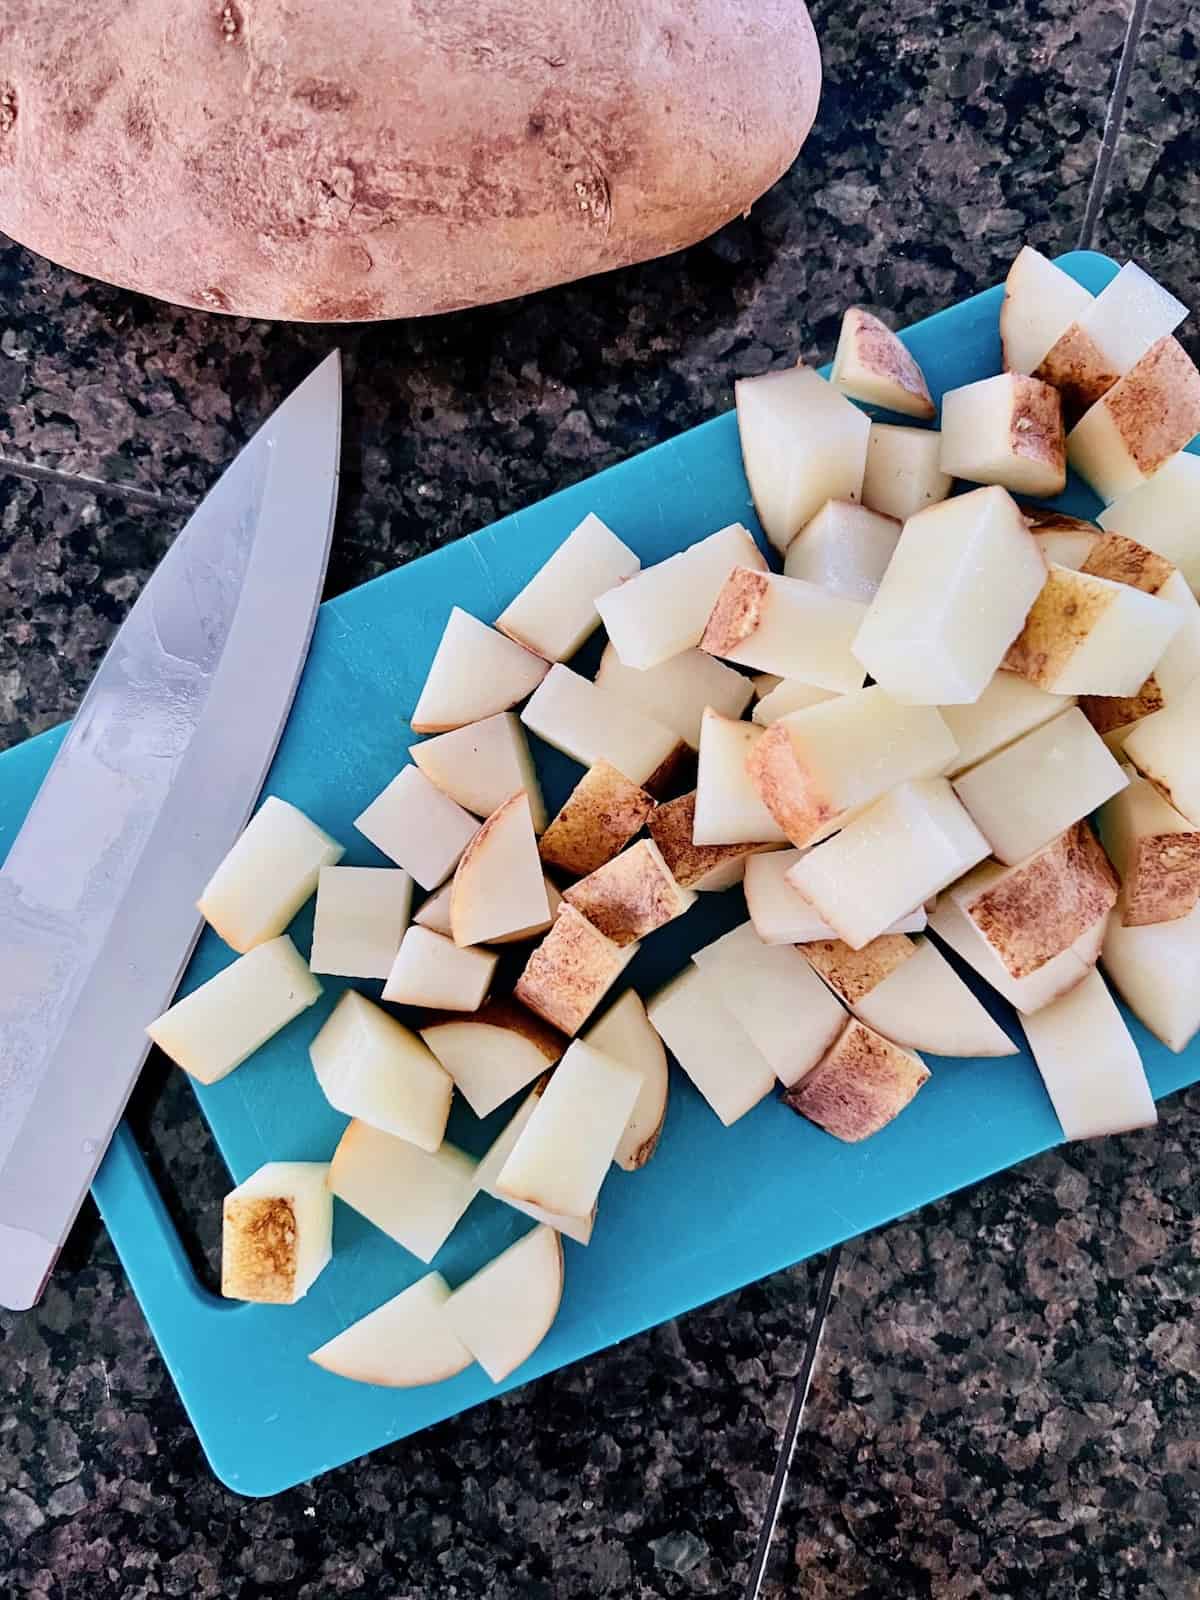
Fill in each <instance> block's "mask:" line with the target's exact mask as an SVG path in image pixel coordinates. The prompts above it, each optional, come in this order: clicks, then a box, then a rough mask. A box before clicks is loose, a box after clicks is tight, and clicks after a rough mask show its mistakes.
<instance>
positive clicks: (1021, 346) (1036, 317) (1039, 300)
mask: <svg viewBox="0 0 1200 1600" xmlns="http://www.w3.org/2000/svg"><path fill="white" fill-rule="evenodd" d="M1092 298H1093V296H1092V294H1091V292H1090V291H1089V290H1087V289H1085V288H1084V287H1083V285H1082V284H1081V283H1076V281H1075V279H1074V278H1072V277H1071V275H1070V273H1069V272H1064V271H1063V269H1062V268H1061V267H1059V266H1056V265H1055V263H1054V262H1053V261H1051V260H1049V259H1048V258H1047V257H1046V256H1044V255H1042V253H1041V251H1040V250H1035V249H1034V248H1033V246H1032V245H1028V244H1027V245H1024V246H1023V247H1022V248H1021V250H1020V251H1019V252H1018V253H1017V258H1016V260H1015V261H1014V262H1013V264H1012V266H1011V267H1010V268H1009V269H1008V277H1007V278H1006V279H1005V283H1004V304H1003V305H1002V306H1001V308H1000V342H1001V345H1002V347H1003V351H1004V367H1005V370H1006V371H1007V372H1033V371H1035V369H1036V368H1037V366H1038V363H1039V362H1040V361H1041V359H1042V357H1043V356H1044V355H1045V354H1046V352H1047V350H1049V349H1050V347H1051V345H1052V344H1053V343H1054V342H1055V340H1056V339H1057V338H1059V336H1060V335H1061V334H1062V333H1063V332H1064V331H1065V330H1066V329H1067V328H1069V327H1070V325H1071V323H1072V322H1074V321H1075V319H1076V318H1077V317H1079V316H1082V315H1083V313H1084V312H1085V311H1086V310H1087V308H1088V306H1089V305H1090V304H1091V302H1092Z"/></svg>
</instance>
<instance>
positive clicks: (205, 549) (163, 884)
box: [0, 352, 341, 1311]
mask: <svg viewBox="0 0 1200 1600" xmlns="http://www.w3.org/2000/svg"><path fill="white" fill-rule="evenodd" d="M340 438H341V367H340V361H339V358H338V355H337V353H336V352H334V354H332V355H330V356H329V357H327V358H326V359H325V360H324V361H323V362H322V363H321V365H320V366H319V367H317V369H316V370H315V371H314V372H313V373H312V374H311V375H310V376H309V377H308V378H307V379H305V381H304V382H303V383H302V384H301V385H300V386H299V388H297V389H296V390H295V391H294V392H293V393H292V394H291V395H290V396H289V397H288V398H287V399H286V400H285V401H284V402H283V404H282V405H281V406H280V407H279V408H278V410H277V411H275V413H274V414H273V415H272V416H271V417H269V418H268V419H267V421H266V422H265V423H264V424H263V426H262V427H261V428H260V429H259V431H258V432H257V433H256V434H255V436H254V437H253V439H251V440H250V442H249V444H247V445H246V447H245V448H244V449H243V450H242V452H241V454H240V455H239V456H238V457H237V458H236V460H235V461H234V462H233V463H232V465H231V466H230V467H229V468H228V469H227V470H226V472H225V473H224V474H223V476H222V477H221V478H220V480H219V481H218V482H217V483H216V485H215V486H214V487H213V489H212V490H211V492H210V493H209V494H208V496H207V497H206V498H205V500H204V501H203V502H202V503H201V505H200V506H199V507H198V508H197V510H196V511H195V512H194V514H193V515H192V517H191V518H190V520H189V521H188V523H187V525H186V526H185V527H184V529H183V531H182V532H181V533H180V534H179V536H178V538H177V539H176V540H175V542H174V544H173V545H172V546H171V549H170V550H169V551H168V553H167V555H166V556H165V557H164V558H163V560H162V562H161V563H160V564H159V566H158V568H157V569H156V571H155V572H154V573H153V575H152V576H151V578H150V581H149V583H148V584H147V585H146V588H145V589H144V590H143V591H142V593H141V595H140V596H139V597H138V600H137V602H136V603H135V605H134V606H133V608H132V610H131V611H130V613H129V615H128V616H127V617H126V619H125V621H124V623H123V624H122V626H121V629H120V631H119V632H118V634H117V636H116V638H115V639H114V640H113V642H112V645H111V646H110V647H109V650H108V653H107V655H106V656H105V657H104V660H103V661H102V662H101V664H100V669H99V671H98V672H97V674H96V676H95V678H94V680H93V682H92V684H91V687H90V688H89V689H88V691H87V694H86V695H85V696H84V698H83V701H82V703H81V705H80V707H79V711H78V714H77V715H76V717H75V721H74V723H73V725H72V728H71V731H70V733H69V734H68V736H67V738H66V739H65V741H64V742H63V745H62V747H61V749H60V750H59V752H58V755H57V756H56V758H55V760H54V764H53V765H52V767H51V768H50V771H49V772H48V773H47V775H46V778H45V781H44V783H43V784H42V787H41V789H40V790H39V792H38V794H37V796H36V797H35V799H34V803H33V806H32V807H31V809H30V812H29V815H28V817H27V818H26V821H25V824H24V826H23V827H22V829H21V831H20V833H19V834H18V835H17V837H16V839H15V840H14V841H13V844H12V848H11V850H10V851H9V854H8V858H7V860H6V861H5V863H4V865H3V867H2V868H0V1306H7V1307H9V1308H10V1309H12V1310H14V1311H23V1310H27V1309H29V1307H31V1306H33V1305H35V1304H36V1303H37V1301H38V1299H39V1298H40V1297H41V1293H42V1290H43V1288H44V1287H45V1282H46V1279H47V1277H48V1276H49V1273H50V1271H51V1268H52V1267H53V1265H54V1262H55V1260H56V1258H57V1256H58V1252H59V1250H60V1249H61V1247H62V1244H63V1241H64V1240H65V1238H66V1235H67V1232H68V1230H69V1229H70V1226H71V1223H72V1222H73V1221H74V1218H75V1215H76V1213H77V1212H78V1210H79V1207H80V1205H81V1204H82V1203H83V1197H84V1194H85V1193H86V1192H87V1189H88V1186H89V1184H90V1183H91V1180H92V1177H93V1176H94V1174H95V1171H96V1168H97V1167H98V1166H99V1164H100V1161H101V1159H102V1157H103V1155H104V1151H105V1149H106V1148H107V1146H108V1143H109V1140H110V1139H111V1138H112V1134H113V1131H114V1129H115V1128H116V1125H117V1122H118V1120H119V1119H120V1116H121V1113H122V1112H123V1110H124V1108H125V1105H126V1102H127V1100H128V1098H129V1095H130V1093H131V1091H132V1089H133V1085H134V1083H135V1082H136V1081H137V1075H138V1073H139V1071H140V1070H141V1067H142V1064H143V1062H144V1061H145V1058H146V1055H147V1053H148V1050H149V1041H148V1040H147V1038H146V1033H145V1028H146V1024H147V1023H148V1022H149V1021H151V1020H152V1019H153V1018H154V1017H156V1016H158V1015H159V1013H160V1012H162V1011H163V1010H164V1009H165V1008H166V1006H167V1004H168V1003H169V1001H170V999H171V996H172V995H173V993H174V991H175V988H176V985H177V984H178V982H179V978H180V976H181V974H182V972H183V968H184V966H185V964H186V962H187V959H188V957H189V956H190V954H191V952H192V949H193V947H194V945H195V943H196V939H197V937H198V936H199V933H200V929H201V926H202V923H201V918H200V915H199V913H198V912H197V910H196V901H197V899H198V898H199V896H200V893H201V891H202V890H203V888H204V885H205V884H206V883H207V881H208V879H209V877H210V876H211V874H212V872H213V870H214V868H215V867H216V866H217V864H218V862H219V861H220V860H221V858H222V857H223V856H224V854H225V852H226V851H227V850H228V848H229V846H230V844H231V843H232V842H233V840H234V838H235V837H236V836H237V834H238V833H239V831H240V830H241V829H242V827H244V825H245V823H246V821H247V819H248V817H249V815H250V812H251V810H252V808H253V805H254V802H255V799H256V798H257V795H258V792H259V789H260V788H261V786H262V782H263V779H264V778H265V776H266V772H267V768H268V766H269V765H270V762H271V758H272V756H273V755H274V753H275V748H276V745H277V744H278V741H279V737H280V734H281V733H282V731H283V726H284V723H285V722H286V720H287V715H288V711H289V709H290V708H291V704H292V698H293V696H294V694H295V691H296V686H297V684H298V683H299V680H300V673H301V669H302V667H303V665H304V660H305V657H306V656H307V653H308V647H309V642H310V640H311V638H312V631H313V626H314V624H315V621H316V613H317V605H318V603H319V601H320V596H321V587H322V584H323V582H324V577H325V569H326V565H327V562H328V558H329V545H330V540H331V537H332V533H333V518H334V510H335V507H336V503H337V482H338V454H339V447H340Z"/></svg>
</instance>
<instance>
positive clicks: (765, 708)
mask: <svg viewBox="0 0 1200 1600" xmlns="http://www.w3.org/2000/svg"><path fill="white" fill-rule="evenodd" d="M836 699H837V695H836V694H835V693H834V692H833V690H832V689H818V688H816V686H815V685H813V684H811V683H801V682H800V680H799V679H798V678H780V680H779V682H778V683H777V684H776V685H775V687H774V688H773V689H772V690H771V691H770V692H769V693H767V694H764V695H763V696H762V698H761V699H760V700H759V701H758V702H757V704H756V705H755V707H754V710H753V712H752V713H751V715H752V717H753V720H754V721H755V722H757V723H758V725H759V727H760V728H769V727H770V726H771V724H772V723H773V722H778V721H779V719H780V717H786V716H790V714H791V713H792V712H793V711H805V710H807V708H808V707H809V706H819V705H822V704H823V703H824V702H825V701H826V700H836Z"/></svg>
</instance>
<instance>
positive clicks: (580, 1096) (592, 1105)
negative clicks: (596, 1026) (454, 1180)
mask: <svg viewBox="0 0 1200 1600" xmlns="http://www.w3.org/2000/svg"><path fill="white" fill-rule="evenodd" d="M641 1088H642V1078H641V1074H640V1073H639V1072H637V1071H635V1070H634V1069H633V1068H632V1067H628V1066H626V1065H625V1063H624V1062H622V1061H617V1060H614V1058H613V1057H612V1056H606V1055H605V1054H604V1053H603V1052H602V1051H600V1050H597V1049H595V1048H594V1047H593V1046H591V1045H589V1044H585V1043H584V1042H583V1040H582V1039H576V1040H575V1041H574V1043H573V1044H571V1045H570V1046H569V1047H568V1049H567V1051H566V1054H565V1055H564V1056H563V1058H562V1060H561V1061H560V1062H559V1063H558V1065H557V1067H555V1069H554V1073H553V1076H552V1077H551V1079H550V1082H549V1083H548V1084H547V1085H546V1088H545V1089H544V1090H543V1092H542V1095H541V1098H540V1099H539V1100H538V1103H537V1105H536V1106H535V1107H534V1111H533V1115H532V1116H531V1117H530V1119H529V1121H528V1123H527V1124H526V1125H525V1129H524V1131H523V1132H522V1134H521V1136H520V1138H519V1139H518V1140H517V1142H516V1145H515V1146H514V1148H513V1151H512V1154H511V1155H510V1156H509V1158H508V1160H507V1161H506V1162H505V1163H504V1166H503V1167H502V1168H501V1170H500V1175H499V1177H498V1178H497V1179H496V1187H497V1189H499V1191H500V1193H501V1194H502V1195H503V1196H506V1197H509V1196H511V1198H512V1199H514V1200H521V1201H524V1202H525V1204H527V1205H534V1206H540V1207H541V1209H542V1210H543V1211H553V1212H563V1213H565V1214H566V1215H567V1216H572V1217H581V1216H586V1215H587V1213H588V1212H589V1211H591V1209H592V1207H593V1206H594V1205H595V1204H596V1200H597V1197H598V1196H599V1194H600V1186H601V1184H602V1183H603V1182H604V1180H605V1178H606V1177H607V1175H608V1169H609V1168H610V1167H611V1166H612V1162H613V1157H614V1156H615V1155H616V1152H617V1146H618V1144H620V1142H621V1137H622V1135H623V1134H624V1132H625V1126H626V1124H627V1123H628V1121H629V1118H630V1116H631V1115H632V1113H633V1108H634V1106H635V1104H636V1103H637V1098H638V1095H639V1094H640V1093H641Z"/></svg>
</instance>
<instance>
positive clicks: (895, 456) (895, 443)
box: [862, 422, 954, 523]
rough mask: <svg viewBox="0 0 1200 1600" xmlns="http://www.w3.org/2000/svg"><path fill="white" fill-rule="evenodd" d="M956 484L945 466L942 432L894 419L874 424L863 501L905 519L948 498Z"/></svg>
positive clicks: (879, 511) (896, 517) (874, 508)
mask: <svg viewBox="0 0 1200 1600" xmlns="http://www.w3.org/2000/svg"><path fill="white" fill-rule="evenodd" d="M953 487H954V480H953V478H951V476H950V474H949V473H948V472H944V471H943V470H942V436H941V434H940V433H937V432H935V431H934V430H933V429H932V428H904V427H899V426H897V425H896V424H894V423H891V422H873V423H872V424H871V437H870V439H869V440H868V442H867V469H866V472H865V473H864V474H863V492H862V499H863V505H865V506H868V507H869V508H870V509H871V510H872V511H875V512H877V513H878V514H879V515H880V516H884V517H894V518H895V519H896V520H897V521H899V522H902V523H903V522H906V521H907V520H908V518H909V517H914V516H916V514H917V512H918V511H924V510H925V508H926V506H932V505H937V504H938V502H939V501H941V500H944V499H945V498H946V497H947V495H948V494H949V493H950V490H951V489H952V488H953Z"/></svg>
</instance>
